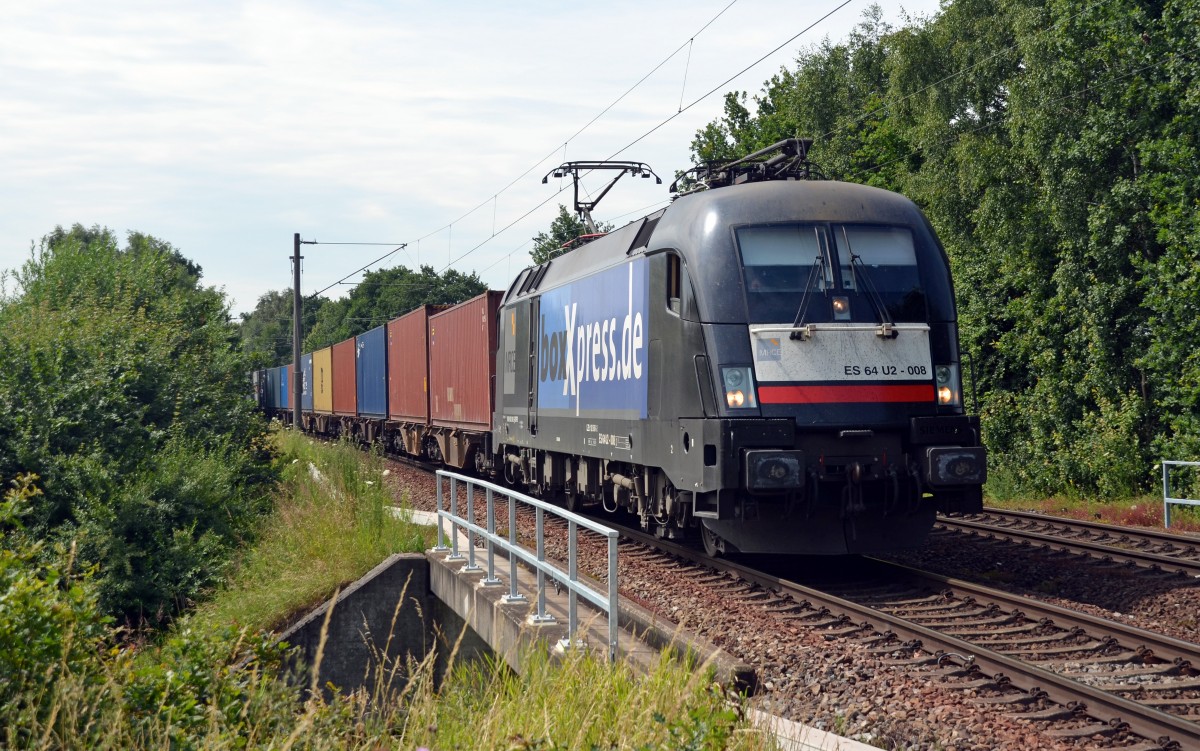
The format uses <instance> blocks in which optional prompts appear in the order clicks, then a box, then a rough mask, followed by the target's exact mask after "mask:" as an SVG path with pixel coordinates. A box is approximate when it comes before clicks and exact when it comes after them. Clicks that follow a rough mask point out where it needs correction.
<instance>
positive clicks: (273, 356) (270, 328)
mask: <svg viewBox="0 0 1200 751" xmlns="http://www.w3.org/2000/svg"><path fill="white" fill-rule="evenodd" d="M328 302H329V300H328V298H325V297H305V298H304V300H303V303H302V305H301V320H300V326H301V330H302V331H312V330H313V327H314V326H316V325H317V317H318V316H319V315H320V312H321V308H322V307H323V306H324V305H325V304H326V303H328ZM293 312H294V301H293V298H292V291H291V290H286V289H285V290H279V291H278V292H275V291H271V292H267V293H265V294H264V295H262V296H261V297H259V298H258V304H257V305H255V306H254V310H252V311H250V312H249V313H242V314H241V326H240V331H241V334H242V346H243V347H244V348H245V350H246V352H248V353H250V354H252V355H255V356H256V357H257V358H258V361H259V362H261V364H262V365H263V366H264V367H265V366H272V365H278V364H280V363H282V362H288V361H290V360H291V358H292V319H293Z"/></svg>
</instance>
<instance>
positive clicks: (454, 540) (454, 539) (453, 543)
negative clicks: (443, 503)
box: [446, 475, 466, 561]
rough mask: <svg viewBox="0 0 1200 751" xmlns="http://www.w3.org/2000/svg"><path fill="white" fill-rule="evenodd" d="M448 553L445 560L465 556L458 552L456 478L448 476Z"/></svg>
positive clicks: (459, 559) (461, 558)
mask: <svg viewBox="0 0 1200 751" xmlns="http://www.w3.org/2000/svg"><path fill="white" fill-rule="evenodd" d="M450 516H451V517H452V518H451V520H450V531H451V533H452V536H451V538H450V555H448V556H446V560H447V561H461V560H464V559H465V558H466V556H464V555H463V554H462V553H460V552H458V522H457V521H456V520H457V519H458V478H456V477H454V476H453V475H451V476H450Z"/></svg>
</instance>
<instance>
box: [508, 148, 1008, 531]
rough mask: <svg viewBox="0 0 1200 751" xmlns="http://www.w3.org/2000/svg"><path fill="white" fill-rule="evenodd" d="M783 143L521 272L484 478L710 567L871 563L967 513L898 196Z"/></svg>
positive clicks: (974, 502) (980, 476) (927, 305)
mask: <svg viewBox="0 0 1200 751" xmlns="http://www.w3.org/2000/svg"><path fill="white" fill-rule="evenodd" d="M808 146H809V142H807V141H801V140H797V139H789V140H787V141H783V142H780V143H779V144H776V145H775V146H773V147H771V148H769V149H764V150H763V151H761V152H758V153H756V154H752V155H750V156H749V157H746V158H745V159H743V160H739V161H737V162H733V163H729V164H725V165H719V166H707V167H703V168H700V169H698V170H697V171H696V173H695V176H694V177H695V179H696V180H698V185H699V188H700V189H692V190H689V191H686V192H684V193H682V194H681V195H679V196H678V197H677V198H676V199H675V200H674V201H673V202H672V203H671V204H670V205H669V206H668V207H667V208H665V209H663V210H661V211H658V212H656V213H653V214H651V215H649V216H646V217H644V218H642V219H639V220H636V221H634V222H632V223H630V224H628V225H626V226H625V227H622V228H621V229H619V230H616V231H614V232H611V233H609V234H607V235H605V236H603V237H601V238H599V239H596V240H593V241H592V242H590V243H588V244H586V245H584V246H582V247H580V248H578V249H576V250H573V251H571V252H569V253H566V254H564V255H562V256H559V257H557V258H554V259H553V260H551V261H549V262H547V263H544V264H542V265H540V266H537V267H532V268H529V269H526V270H524V271H523V272H522V273H521V274H520V275H519V276H518V277H517V279H516V280H514V282H513V283H512V285H511V286H510V288H509V289H508V291H507V292H506V293H505V296H504V298H503V301H502V303H501V307H500V309H499V313H498V318H499V328H500V330H499V332H498V334H499V336H498V346H497V352H496V377H495V407H494V410H495V411H494V415H493V425H492V434H491V437H490V438H491V445H490V447H488V448H487V449H486V450H487V452H488V455H489V459H490V461H488V462H487V463H489V464H490V465H491V467H490V469H491V470H492V471H493V472H495V473H496V474H498V475H501V474H502V475H503V476H504V478H505V479H506V480H508V481H509V482H512V483H516V484H521V485H524V486H525V487H526V488H527V489H528V491H529V492H531V493H533V494H538V495H542V496H544V497H548V498H559V499H562V500H564V501H565V502H566V504H567V505H568V507H569V508H577V507H579V506H581V505H598V506H602V507H604V508H605V509H606V510H608V511H616V510H618V509H624V510H627V511H630V512H632V513H634V514H636V515H637V516H638V518H639V519H640V520H641V524H642V526H643V527H644V528H645V529H649V530H654V531H655V532H656V533H658V534H660V535H661V536H665V537H673V538H687V537H695V536H699V538H700V540H701V541H702V542H703V544H704V546H705V548H706V549H707V550H708V551H709V552H710V553H711V554H721V553H731V552H737V551H740V552H746V553H764V552H771V553H806V554H814V553H815V554H842V553H859V552H879V551H886V550H893V549H899V548H905V547H912V546H915V545H918V544H920V543H921V542H922V541H923V540H924V539H925V537H926V536H927V534H928V532H929V530H930V528H931V527H932V525H933V521H934V516H935V513H936V512H937V511H939V510H941V511H965V512H969V511H977V510H979V509H980V508H981V505H982V501H981V499H982V490H981V489H982V484H983V482H984V480H985V479H986V454H985V450H984V449H983V448H982V446H981V445H980V440H979V422H978V418H977V417H975V416H970V415H968V414H966V413H965V411H964V407H963V398H962V385H961V384H962V379H961V365H960V356H959V347H958V330H957V323H956V321H957V314H956V311H955V304H954V295H953V288H952V283H951V279H950V270H949V264H948V261H947V258H946V254H945V251H944V250H943V249H942V247H941V245H940V243H939V241H938V239H937V237H936V236H935V234H934V232H933V229H932V227H931V226H930V224H929V222H928V221H927V220H926V218H925V217H924V216H923V215H922V213H921V211H920V210H919V209H918V208H917V207H916V205H915V204H913V203H912V202H911V201H910V200H908V199H907V198H904V197H903V196H900V195H898V194H895V193H891V192H888V191H884V190H880V189H877V188H872V187H867V186H863V185H855V184H849V183H842V182H835V181H828V180H818V179H810V178H812V177H813V174H812V169H813V168H812V165H811V164H810V163H809V162H808V161H807V149H808Z"/></svg>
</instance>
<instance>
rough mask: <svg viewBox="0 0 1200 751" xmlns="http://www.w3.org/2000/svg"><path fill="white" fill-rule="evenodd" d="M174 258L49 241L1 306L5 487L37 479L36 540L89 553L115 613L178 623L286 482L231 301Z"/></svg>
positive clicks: (95, 240)
mask: <svg viewBox="0 0 1200 751" xmlns="http://www.w3.org/2000/svg"><path fill="white" fill-rule="evenodd" d="M199 274H200V270H199V268H198V267H196V266H195V265H194V264H192V263H191V262H189V261H187V260H186V259H184V258H183V257H182V256H181V255H180V254H179V253H178V251H176V250H175V249H173V248H172V247H171V246H170V245H167V244H166V243H163V242H161V241H159V240H155V239H154V238H150V237H146V236H144V235H138V234H131V235H130V236H129V238H128V241H127V243H126V247H125V248H120V247H119V246H118V244H117V242H116V240H115V238H114V237H113V236H112V234H111V233H109V232H108V231H107V230H100V229H98V228H93V229H90V230H88V229H84V228H82V227H80V226H78V225H76V226H75V227H74V228H72V229H71V230H70V231H64V230H62V229H61V228H60V229H58V230H56V231H55V232H54V233H52V234H51V235H48V236H47V237H46V238H44V239H43V241H42V243H41V245H40V247H39V248H38V250H37V252H35V253H34V254H33V255H32V257H31V258H30V260H29V261H28V262H27V263H26V264H25V265H24V267H23V268H22V269H21V271H20V272H18V273H17V275H16V277H15V278H16V281H17V284H18V288H17V290H16V293H15V294H13V295H11V296H9V297H7V298H5V299H4V300H3V301H2V302H0V354H2V355H3V357H2V359H3V362H4V363H5V367H4V368H3V369H0V414H2V415H3V416H2V417H0V441H2V442H3V443H2V444H0V478H11V477H14V476H17V475H18V474H23V473H34V474H37V475H38V476H39V477H40V478H41V481H40V483H41V488H42V490H43V491H44V494H43V495H41V496H39V497H37V498H36V499H35V501H34V502H33V503H32V504H31V507H30V512H31V513H30V515H29V517H28V519H27V522H26V523H27V524H28V526H29V529H30V532H31V533H32V534H34V535H36V536H37V537H39V538H44V539H48V540H56V541H59V542H60V543H62V544H63V545H64V546H69V545H70V544H72V541H74V540H76V539H78V540H79V554H80V557H81V561H82V562H83V564H84V565H86V566H92V565H95V564H99V566H100V568H99V570H98V571H97V572H96V583H97V586H98V589H97V592H98V595H99V597H100V598H101V606H102V608H103V609H104V611H105V612H108V613H111V614H113V615H115V616H117V617H118V618H120V619H122V620H124V621H126V622H129V623H145V622H147V621H149V622H159V621H161V620H162V619H164V618H166V617H169V616H170V615H172V614H174V613H177V612H178V611H179V609H180V608H181V607H182V606H183V605H184V604H185V603H186V602H188V601H189V600H191V599H192V598H195V597H196V596H198V595H199V593H200V592H202V591H203V589H204V588H205V587H208V586H211V585H212V584H213V583H214V582H215V581H216V580H217V579H218V578H219V577H220V575H221V570H222V566H223V564H224V561H225V560H226V559H227V558H228V555H229V552H230V551H231V550H232V549H234V548H235V547H236V546H238V545H240V544H243V543H244V542H245V541H246V540H247V539H248V538H249V537H250V536H251V535H252V534H253V529H254V525H255V523H256V519H257V518H258V517H259V516H260V515H261V513H262V511H263V510H264V503H265V501H264V500H263V499H264V498H265V497H267V491H268V490H269V488H270V486H271V485H272V483H273V478H274V470H273V469H272V464H271V460H272V453H271V449H270V446H269V444H268V442H267V440H266V426H265V423H264V421H263V420H262V418H261V417H260V416H259V415H258V414H256V413H255V411H254V405H253V404H252V403H251V401H250V399H249V398H248V397H249V391H250V388H249V385H248V383H247V381H246V378H247V376H246V374H247V373H248V372H249V370H250V367H249V362H248V360H247V358H246V356H245V355H244V354H243V353H242V351H241V349H240V347H239V346H238V337H237V331H236V327H235V326H234V325H233V323H232V322H231V321H230V318H229V311H228V308H227V306H226V302H225V298H224V295H223V294H222V293H221V292H220V291H218V290H215V289H212V288H206V287H203V286H201V285H200V284H199Z"/></svg>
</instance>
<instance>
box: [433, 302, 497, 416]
mask: <svg viewBox="0 0 1200 751" xmlns="http://www.w3.org/2000/svg"><path fill="white" fill-rule="evenodd" d="M503 296H504V293H503V292H497V291H495V290H493V291H490V292H485V293H483V294H482V295H480V296H479V297H475V298H472V299H470V300H467V301H466V302H464V303H460V304H458V305H455V306H454V307H453V308H450V309H449V310H445V311H442V312H440V313H435V314H433V315H431V316H429V413H430V416H431V420H430V422H432V423H433V424H434V425H441V426H447V427H455V428H472V429H475V430H488V429H490V428H491V425H492V406H493V403H494V400H495V391H494V389H493V380H494V376H495V375H496V315H497V313H496V311H497V309H498V308H499V307H500V299H501V298H502V297H503Z"/></svg>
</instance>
